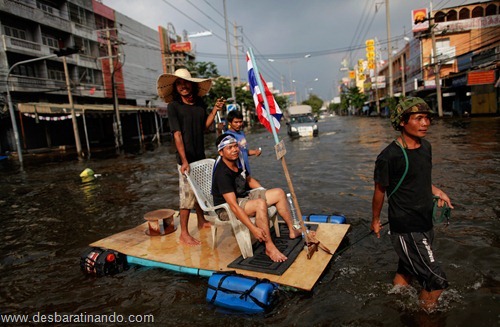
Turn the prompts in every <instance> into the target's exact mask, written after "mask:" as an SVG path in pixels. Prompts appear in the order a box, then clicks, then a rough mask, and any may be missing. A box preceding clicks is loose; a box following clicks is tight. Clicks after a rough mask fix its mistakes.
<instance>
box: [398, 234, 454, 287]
mask: <svg viewBox="0 0 500 327" xmlns="http://www.w3.org/2000/svg"><path fill="white" fill-rule="evenodd" d="M433 240H434V231H433V230H430V231H427V232H424V233H415V232H414V233H394V232H391V241H392V245H393V246H394V249H395V250H396V253H397V254H398V256H399V263H398V271H397V272H398V274H401V275H406V276H414V277H416V278H417V279H418V282H419V283H420V285H422V287H423V288H424V289H425V290H426V291H428V292H431V291H435V290H443V289H445V288H447V287H448V281H447V279H446V275H445V273H444V272H443V271H442V270H441V267H440V265H439V263H438V262H437V260H436V257H435V255H434V253H433V251H432V242H433Z"/></svg>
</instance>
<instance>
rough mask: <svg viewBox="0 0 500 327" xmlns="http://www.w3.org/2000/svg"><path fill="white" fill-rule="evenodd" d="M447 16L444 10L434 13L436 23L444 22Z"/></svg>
mask: <svg viewBox="0 0 500 327" xmlns="http://www.w3.org/2000/svg"><path fill="white" fill-rule="evenodd" d="M445 16H446V15H445V14H444V12H442V11H438V12H437V13H436V14H435V15H434V21H435V22H436V23H442V22H444V18H445Z"/></svg>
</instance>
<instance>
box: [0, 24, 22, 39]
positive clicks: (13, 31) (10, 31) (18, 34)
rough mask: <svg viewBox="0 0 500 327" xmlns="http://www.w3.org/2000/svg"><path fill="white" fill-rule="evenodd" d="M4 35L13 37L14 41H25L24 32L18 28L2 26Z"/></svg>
mask: <svg viewBox="0 0 500 327" xmlns="http://www.w3.org/2000/svg"><path fill="white" fill-rule="evenodd" d="M4 30H5V35H7V36H10V37H15V38H16V39H22V40H26V32H25V31H23V30H20V29H18V28H14V27H10V26H4Z"/></svg>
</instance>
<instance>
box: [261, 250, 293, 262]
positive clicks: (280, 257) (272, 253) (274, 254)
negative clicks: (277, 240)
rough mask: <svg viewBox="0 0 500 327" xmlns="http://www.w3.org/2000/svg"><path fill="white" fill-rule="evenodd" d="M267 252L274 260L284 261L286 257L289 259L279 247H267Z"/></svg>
mask: <svg viewBox="0 0 500 327" xmlns="http://www.w3.org/2000/svg"><path fill="white" fill-rule="evenodd" d="M266 254H267V256H268V257H269V258H270V259H271V260H272V261H274V262H283V261H285V260H286V259H288V258H287V257H286V256H285V255H284V254H283V253H281V252H280V251H279V250H278V249H277V248H275V249H274V250H267V249H266Z"/></svg>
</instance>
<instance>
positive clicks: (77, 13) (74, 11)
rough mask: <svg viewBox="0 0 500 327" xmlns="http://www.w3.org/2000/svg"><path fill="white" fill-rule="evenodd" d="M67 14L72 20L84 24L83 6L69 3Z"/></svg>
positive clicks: (84, 12)
mask: <svg viewBox="0 0 500 327" xmlns="http://www.w3.org/2000/svg"><path fill="white" fill-rule="evenodd" d="M69 15H70V18H71V21H72V22H75V23H78V24H80V25H85V24H86V21H87V19H86V17H87V13H86V11H85V9H84V8H82V7H78V6H76V5H74V4H72V3H69Z"/></svg>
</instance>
